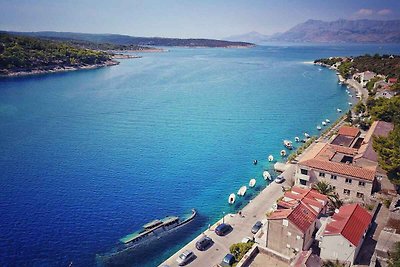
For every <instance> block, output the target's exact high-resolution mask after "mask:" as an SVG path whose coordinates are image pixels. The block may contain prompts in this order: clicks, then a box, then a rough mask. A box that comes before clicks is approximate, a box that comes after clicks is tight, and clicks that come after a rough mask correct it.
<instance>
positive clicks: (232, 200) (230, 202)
mask: <svg viewBox="0 0 400 267" xmlns="http://www.w3.org/2000/svg"><path fill="white" fill-rule="evenodd" d="M235 200H236V195H235V194H234V193H232V194H230V195H229V198H228V203H229V204H233V203H235Z"/></svg>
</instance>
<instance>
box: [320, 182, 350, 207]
mask: <svg viewBox="0 0 400 267" xmlns="http://www.w3.org/2000/svg"><path fill="white" fill-rule="evenodd" d="M313 188H314V189H315V190H317V191H318V192H319V193H321V194H323V195H325V196H327V197H328V199H329V201H330V204H331V205H332V206H333V207H334V208H336V209H338V208H340V207H341V206H342V205H343V203H342V201H341V200H340V199H339V196H338V194H337V193H336V191H335V188H333V186H332V185H331V184H329V183H328V182H325V181H319V182H318V183H316V184H314V186H313Z"/></svg>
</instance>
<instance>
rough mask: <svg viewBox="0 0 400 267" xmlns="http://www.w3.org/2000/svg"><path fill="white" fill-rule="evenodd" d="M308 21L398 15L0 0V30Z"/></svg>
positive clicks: (391, 0) (242, 4)
mask: <svg viewBox="0 0 400 267" xmlns="http://www.w3.org/2000/svg"><path fill="white" fill-rule="evenodd" d="M308 19H320V20H325V21H332V20H337V19H378V20H390V19H400V1H399V0H374V1H372V0H301V1H296V0H274V1H272V0H264V1H261V0H247V1H245V0H243V1H242V0H186V1H184V0H142V1H140V0H130V1H129V0H108V1H103V0H63V1H62V0H0V30H10V31H70V32H84V33H117V34H127V35H132V36H147V37H152V36H158V37H177V38H224V37H229V36H231V35H237V34H243V33H247V32H251V31H257V32H260V33H262V34H267V35H269V34H273V33H276V32H283V31H286V30H288V29H290V28H291V27H293V26H295V25H296V24H298V23H301V22H304V21H306V20H308Z"/></svg>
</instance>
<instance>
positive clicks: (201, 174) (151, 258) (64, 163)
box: [0, 45, 400, 266]
mask: <svg viewBox="0 0 400 267" xmlns="http://www.w3.org/2000/svg"><path fill="white" fill-rule="evenodd" d="M168 50H169V51H168V52H165V53H148V54H142V56H143V58H140V59H129V60H121V64H120V65H119V66H114V67H108V68H102V69H97V70H90V71H78V72H69V73H59V74H51V75H41V76H34V77H25V78H12V79H2V80H0V188H1V193H0V211H1V219H0V266H68V265H69V264H70V263H71V262H72V263H73V266H93V265H95V264H96V262H95V257H96V254H98V253H104V252H107V251H110V250H111V249H112V248H113V247H114V246H115V244H116V243H117V242H118V239H119V238H120V237H122V236H124V235H126V234H128V233H131V232H134V231H136V230H138V229H140V227H141V226H142V225H143V224H145V223H146V222H148V221H150V220H153V219H155V218H162V217H164V216H166V215H178V216H182V215H184V214H187V213H189V212H190V210H191V209H192V208H195V209H197V210H198V212H199V216H198V217H197V218H196V220H195V222H193V223H192V224H191V225H190V226H189V227H185V228H184V229H182V230H180V231H178V232H176V233H175V234H173V235H171V236H169V237H168V238H166V239H163V240H161V241H160V242H159V243H158V244H156V245H154V246H151V247H147V248H144V249H142V250H141V251H140V252H137V255H133V258H132V259H130V260H129V264H128V263H127V265H128V266H155V265H157V264H159V263H160V262H162V261H163V260H164V259H166V258H167V257H168V256H170V255H171V254H172V253H174V252H175V251H176V250H178V249H179V248H180V247H181V246H182V245H183V244H185V243H186V242H188V241H189V240H191V239H192V238H193V237H195V236H196V235H198V234H199V232H201V231H202V230H204V229H205V228H206V227H207V226H208V224H212V223H214V222H215V221H216V220H217V219H218V218H220V217H221V216H222V214H223V212H226V213H227V212H234V211H237V210H238V209H240V208H241V206H242V205H244V204H245V203H246V202H248V200H250V199H251V197H252V196H254V195H255V194H256V193H257V191H260V190H261V189H262V188H263V187H265V185H266V184H265V182H264V181H263V179H262V171H263V169H269V168H270V167H271V166H270V164H269V163H268V162H267V157H268V155H269V154H272V155H274V156H275V158H276V159H280V156H279V151H280V150H281V149H282V148H283V146H282V140H283V139H291V140H293V139H294V137H295V136H302V134H303V133H304V132H305V131H307V132H308V133H310V134H317V133H318V131H317V130H316V126H317V125H318V124H320V123H321V121H322V120H324V119H326V118H328V119H330V120H331V121H334V120H335V119H336V118H338V116H339V114H338V113H336V109H337V108H341V109H343V112H345V111H346V110H347V109H348V102H349V101H350V100H349V97H348V96H347V94H346V92H345V87H342V86H340V85H338V83H337V79H336V75H335V73H334V72H333V71H330V70H328V69H325V68H320V67H318V66H314V65H312V64H306V63H304V62H306V61H312V60H314V59H316V58H321V57H329V56H336V55H359V54H364V53H396V52H397V53H399V52H400V49H399V46H394V45H393V46H391V45H385V46H374V45H364V46H359V45H353V46H343V45H331V46H314V45H307V46H285V45H281V46H258V47H254V48H251V49H188V48H168ZM254 159H257V160H258V161H259V163H258V164H257V165H253V164H252V161H253V160H254ZM252 177H256V179H257V187H256V189H255V190H250V191H249V194H247V195H246V197H245V199H244V200H240V201H239V202H238V203H237V205H235V206H233V207H230V206H229V205H228V204H227V198H228V195H229V194H230V193H232V192H236V191H237V190H238V189H239V187H240V186H242V185H245V184H248V182H249V180H250V178H252Z"/></svg>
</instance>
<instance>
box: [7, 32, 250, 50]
mask: <svg viewBox="0 0 400 267" xmlns="http://www.w3.org/2000/svg"><path fill="white" fill-rule="evenodd" d="M11 33H12V34H18V35H24V36H33V37H42V38H43V37H45V38H52V39H55V38H57V39H68V40H80V41H89V42H94V43H109V44H115V45H128V46H129V45H137V46H185V47H251V46H254V44H251V43H246V42H230V41H223V40H213V39H178V38H160V37H134V36H128V35H121V34H89V33H73V32H11Z"/></svg>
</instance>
